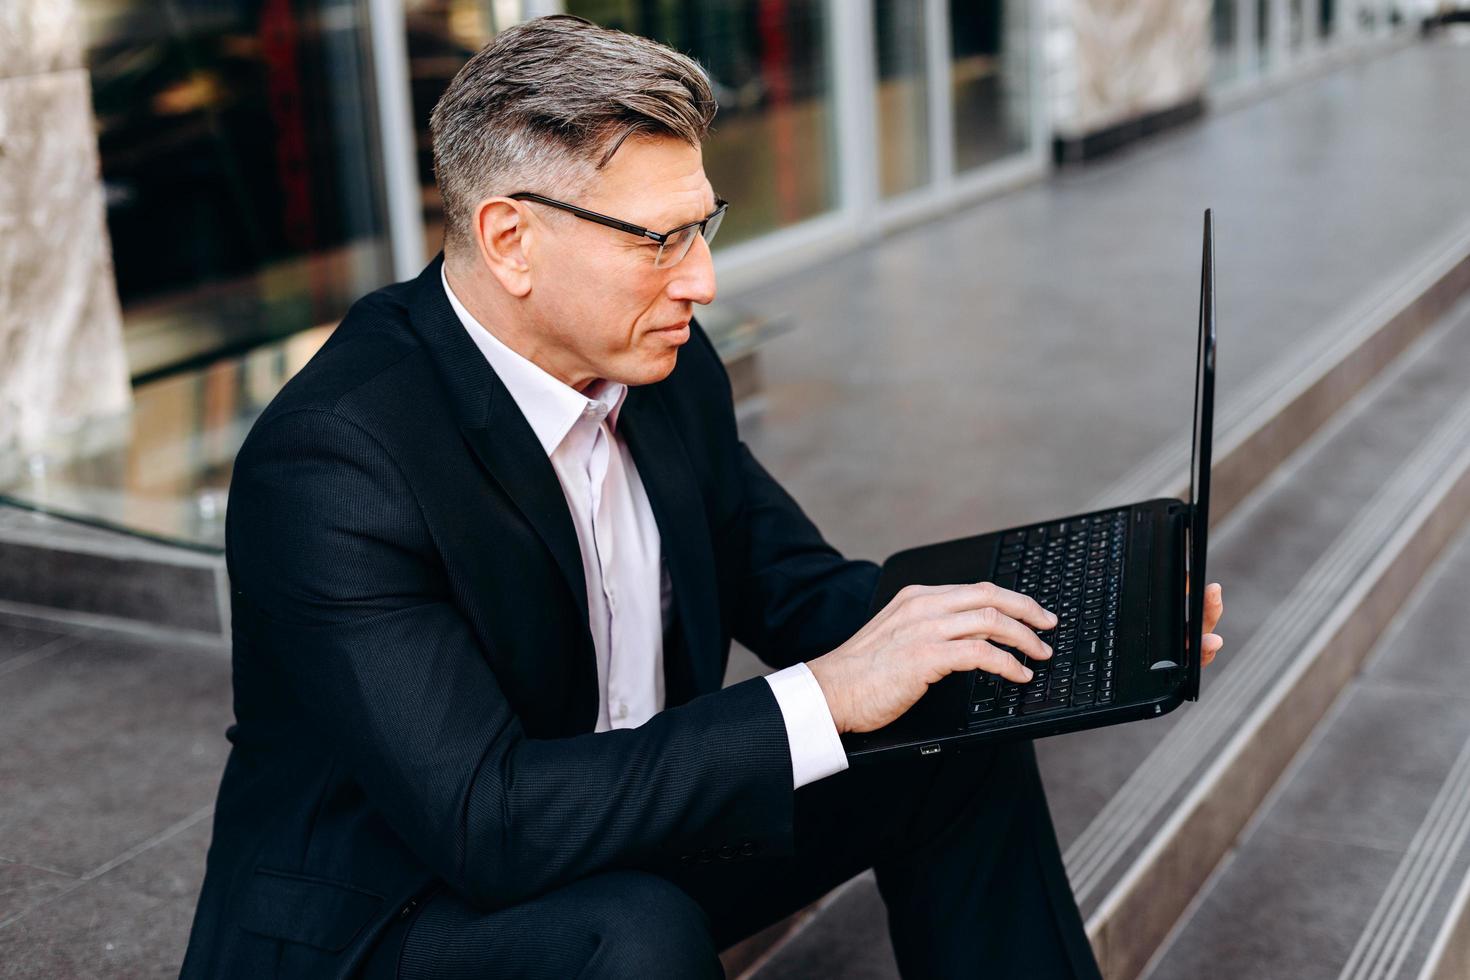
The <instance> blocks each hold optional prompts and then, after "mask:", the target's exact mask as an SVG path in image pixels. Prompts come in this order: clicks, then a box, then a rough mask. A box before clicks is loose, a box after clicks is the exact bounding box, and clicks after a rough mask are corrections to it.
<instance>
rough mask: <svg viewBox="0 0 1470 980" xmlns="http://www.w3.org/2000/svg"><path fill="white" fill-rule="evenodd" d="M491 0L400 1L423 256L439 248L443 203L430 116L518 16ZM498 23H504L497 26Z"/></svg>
mask: <svg viewBox="0 0 1470 980" xmlns="http://www.w3.org/2000/svg"><path fill="white" fill-rule="evenodd" d="M506 6H507V5H506V4H504V3H491V2H490V0H404V11H403V13H404V21H405V23H406V26H407V28H408V44H407V47H408V83H409V91H410V95H411V102H412V106H413V120H414V132H415V134H416V139H415V146H414V149H415V152H416V154H417V157H418V171H419V182H420V185H421V186H420V193H421V194H422V200H423V206H424V252H425V254H427V255H433V254H435V253H436V252H438V251H439V250H440V249H441V248H443V247H444V204H443V202H442V201H441V200H440V199H439V188H438V187H437V186H436V185H435V183H434V147H433V143H432V142H431V141H430V139H429V115H430V113H432V112H433V111H434V104H435V103H436V102H438V101H439V97H440V96H441V95H443V94H444V90H445V89H446V88H448V87H449V82H450V81H451V80H452V79H453V78H454V76H455V73H456V72H458V71H459V70H460V69H461V68H462V67H464V63H465V62H466V61H469V60H470V57H471V56H472V55H473V54H474V53H475V52H476V51H478V50H480V49H481V48H483V47H484V46H485V45H487V44H489V43H490V41H491V40H492V39H493V38H494V37H495V33H496V31H498V30H503V29H504V28H506V27H509V26H510V25H511V24H512V23H514V22H515V19H516V18H518V17H519V16H520V6H521V4H519V3H512V4H511V5H510V9H509V10H507V9H506ZM502 21H503V22H502Z"/></svg>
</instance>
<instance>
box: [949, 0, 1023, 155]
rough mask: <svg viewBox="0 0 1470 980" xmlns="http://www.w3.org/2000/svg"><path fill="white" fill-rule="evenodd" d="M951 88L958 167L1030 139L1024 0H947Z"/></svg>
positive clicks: (1011, 150)
mask: <svg viewBox="0 0 1470 980" xmlns="http://www.w3.org/2000/svg"><path fill="white" fill-rule="evenodd" d="M949 27H950V55H951V59H952V60H951V62H950V88H951V91H952V93H953V99H954V155H955V169H956V170H957V171H966V170H972V169H974V168H975V167H978V166H980V165H982V164H985V163H989V162H991V161H992V160H998V159H1000V158H1002V157H1006V156H1010V155H1011V154H1014V153H1018V152H1021V151H1023V150H1025V149H1026V148H1027V146H1028V145H1029V144H1030V132H1031V127H1030V117H1031V100H1030V85H1029V82H1028V78H1027V70H1028V61H1027V59H1028V55H1029V45H1028V44H1027V43H1026V4H1025V2H1024V0H989V2H985V3H976V2H974V0H949Z"/></svg>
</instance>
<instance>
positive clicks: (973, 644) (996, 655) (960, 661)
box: [949, 639, 1032, 684]
mask: <svg viewBox="0 0 1470 980" xmlns="http://www.w3.org/2000/svg"><path fill="white" fill-rule="evenodd" d="M949 646H950V647H952V648H953V649H954V651H955V654H956V655H955V657H954V660H953V662H952V663H951V665H950V669H951V670H952V671H961V670H977V669H978V670H983V671H985V672H986V673H987V674H996V675H998V676H1000V677H1004V678H1006V679H1007V680H1012V681H1015V682H1016V683H1017V684H1025V683H1026V682H1027V681H1029V680H1030V679H1031V677H1032V672H1031V668H1029V667H1024V666H1022V665H1021V662H1020V661H1019V660H1017V659H1016V658H1015V657H1013V656H1011V655H1010V654H1009V653H1007V652H1006V651H1004V650H1002V649H1001V648H1000V647H997V646H995V645H993V644H991V643H987V642H986V641H984V640H978V639H964V640H956V641H954V642H953V643H951V644H949Z"/></svg>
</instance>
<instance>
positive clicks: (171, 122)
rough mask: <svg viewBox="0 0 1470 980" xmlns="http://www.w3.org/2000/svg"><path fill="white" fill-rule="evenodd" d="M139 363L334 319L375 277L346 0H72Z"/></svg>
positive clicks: (239, 345)
mask: <svg viewBox="0 0 1470 980" xmlns="http://www.w3.org/2000/svg"><path fill="white" fill-rule="evenodd" d="M81 9H82V12H83V15H84V18H85V24H86V31H87V35H86V48H87V65H88V68H89V69H90V72H91V80H92V90H93V104H94V108H95V111H96V116H97V125H98V145H99V150H100V155H101V170H102V182H103V189H104V194H105V199H106V208H107V224H108V230H109V232H110V234H111V238H112V254H113V265H114V269H115V273H116V278H117V288H118V293H119V295H120V297H121V300H122V304H123V318H124V341H125V344H126V346H127V349H128V356H129V360H130V362H131V364H132V368H133V372H134V375H135V376H139V377H145V376H154V375H157V374H159V373H162V372H166V371H168V370H170V369H173V368H177V367H181V366H183V365H186V364H191V363H198V362H200V361H203V360H207V359H210V358H213V357H215V356H218V355H220V354H223V353H226V352H232V351H238V350H242V349H245V348H248V347H252V346H255V345H256V344H259V343H261V342H263V341H265V340H269V339H272V338H277V337H282V336H285V335H288V334H291V333H294V332H296V331H298V330H301V329H303V328H306V327H311V326H314V325H318V324H323V323H329V322H330V323H335V322H336V320H337V319H338V318H340V317H341V316H342V314H343V313H345V312H346V310H347V307H348V306H349V305H350V304H351V303H352V301H353V300H355V299H356V298H357V297H358V296H360V295H362V293H364V292H366V291H368V290H370V289H373V288H375V287H377V286H379V285H382V284H383V283H384V282H386V281H388V279H389V278H390V275H391V263H390V259H389V254H388V245H387V238H386V235H385V234H384V218H383V211H384V209H383V205H382V200H381V190H380V189H381V186H382V184H381V180H380V177H379V175H378V173H377V171H376V169H375V164H374V161H376V160H377V159H378V158H379V156H380V154H379V153H378V152H377V142H376V133H375V125H374V118H373V113H372V99H373V90H372V85H371V71H370V69H369V66H368V60H367V49H366V44H367V35H368V32H367V27H366V24H365V19H364V12H363V10H362V8H361V7H360V6H359V3H358V0H264V2H255V3H247V2H244V0H238V2H221V0H174V2H170V3H157V2H156V0H82V4H81Z"/></svg>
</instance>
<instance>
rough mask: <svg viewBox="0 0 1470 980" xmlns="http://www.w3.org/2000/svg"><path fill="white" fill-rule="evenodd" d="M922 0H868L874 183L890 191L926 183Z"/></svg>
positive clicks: (926, 106) (894, 192)
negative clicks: (874, 89) (875, 111)
mask: <svg viewBox="0 0 1470 980" xmlns="http://www.w3.org/2000/svg"><path fill="white" fill-rule="evenodd" d="M924 28H925V24H924V4H923V3H922V0H873V35H874V41H875V46H876V51H875V54H876V62H877V73H878V79H877V84H878V91H877V99H876V102H877V107H878V146H877V153H878V188H879V193H881V194H882V196H884V197H893V196H894V195H897V194H902V193H903V192H905V191H911V190H914V189H915V188H917V187H922V186H924V185H925V184H927V183H929V181H930V179H931V177H932V173H931V170H930V160H929V93H928V72H927V71H926V69H925V54H926V50H927V49H926V46H925V44H924Z"/></svg>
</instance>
